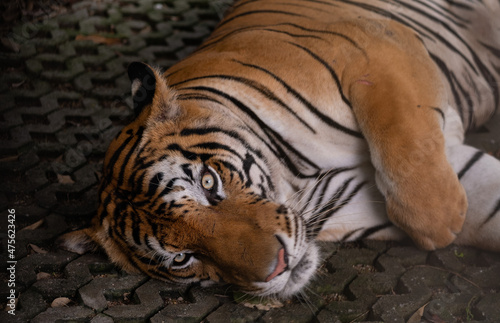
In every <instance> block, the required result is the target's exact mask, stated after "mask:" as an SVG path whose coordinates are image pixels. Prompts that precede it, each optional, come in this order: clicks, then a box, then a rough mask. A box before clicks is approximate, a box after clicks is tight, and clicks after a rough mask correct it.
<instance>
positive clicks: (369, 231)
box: [357, 222, 393, 240]
mask: <svg viewBox="0 0 500 323" xmlns="http://www.w3.org/2000/svg"><path fill="white" fill-rule="evenodd" d="M392 225H393V224H392V223H391V222H386V223H383V224H379V225H376V226H374V227H371V228H369V229H366V230H365V231H364V232H363V233H362V234H361V236H359V237H358V238H357V239H358V240H362V239H366V238H368V237H369V236H371V235H372V234H374V233H377V232H379V231H382V230H384V229H387V228H389V227H391V226H392Z"/></svg>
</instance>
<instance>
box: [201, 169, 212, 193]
mask: <svg viewBox="0 0 500 323" xmlns="http://www.w3.org/2000/svg"><path fill="white" fill-rule="evenodd" d="M214 185H215V178H214V177H213V176H212V174H210V173H206V174H205V175H203V177H202V178H201V186H203V188H204V189H206V190H207V191H210V190H211V189H212V188H214Z"/></svg>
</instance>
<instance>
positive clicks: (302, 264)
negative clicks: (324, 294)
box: [250, 242, 319, 299]
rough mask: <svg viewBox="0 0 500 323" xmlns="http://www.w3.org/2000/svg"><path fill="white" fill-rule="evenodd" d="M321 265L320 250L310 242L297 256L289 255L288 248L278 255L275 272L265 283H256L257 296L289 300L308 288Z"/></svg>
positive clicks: (255, 293) (281, 250) (284, 248)
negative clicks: (319, 264)
mask: <svg viewBox="0 0 500 323" xmlns="http://www.w3.org/2000/svg"><path fill="white" fill-rule="evenodd" d="M318 263H319V249H318V247H317V246H316V245H315V244H314V243H312V242H310V243H308V245H307V247H306V248H305V249H304V251H303V252H302V253H300V254H297V255H296V256H293V255H289V254H288V252H287V248H286V246H285V247H283V248H281V249H280V250H279V251H278V254H277V261H276V265H275V269H274V271H273V272H272V273H271V274H270V275H269V276H268V277H267V279H266V281H265V282H262V283H256V284H255V285H256V286H255V287H257V288H258V289H257V290H258V292H250V294H254V295H257V296H271V295H272V296H274V297H278V298H282V299H288V298H290V297H291V296H293V295H296V294H297V293H298V292H299V291H301V290H302V289H303V288H304V286H306V285H307V284H308V283H309V281H310V280H311V278H312V277H313V276H314V274H315V272H316V268H317V267H318Z"/></svg>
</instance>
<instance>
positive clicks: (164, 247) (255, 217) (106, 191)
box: [61, 63, 319, 298]
mask: <svg viewBox="0 0 500 323" xmlns="http://www.w3.org/2000/svg"><path fill="white" fill-rule="evenodd" d="M129 77H130V79H131V81H132V95H133V99H134V110H135V113H136V118H135V120H134V121H132V122H131V123H130V124H129V125H128V126H126V127H125V128H124V129H123V130H121V131H120V132H119V133H118V135H117V136H116V138H115V139H114V140H113V142H112V143H111V145H110V147H109V149H108V151H107V153H106V156H105V160H104V171H103V179H102V182H101V186H100V190H99V195H100V196H99V199H100V206H99V209H98V214H97V215H96V216H95V217H94V218H93V220H92V223H91V225H90V226H89V227H87V228H84V229H82V230H79V231H74V232H70V233H68V234H66V235H65V236H63V237H62V239H61V241H62V242H61V245H62V246H63V247H64V248H66V249H69V250H72V251H76V252H79V253H84V252H86V251H89V250H90V249H93V248H94V247H95V246H100V247H102V248H103V249H104V250H105V251H106V253H107V254H108V256H109V257H110V258H111V260H112V261H114V262H115V263H117V264H118V265H120V266H122V267H123V268H124V269H125V270H127V271H132V272H133V271H141V272H144V273H146V274H148V275H150V276H152V277H155V278H158V279H162V280H166V281H170V282H174V283H200V284H201V285H202V286H206V285H209V284H210V283H211V282H220V283H230V284H234V285H236V286H238V287H239V288H240V289H242V291H244V292H246V293H250V294H254V295H275V296H278V297H283V298H286V297H289V296H291V295H293V294H295V293H297V292H298V291H299V290H300V289H301V288H302V287H303V286H304V285H305V284H306V283H307V282H308V281H309V280H310V278H311V277H312V275H313V274H314V272H315V270H316V267H317V264H318V258H319V256H318V248H317V246H316V245H315V244H314V242H313V241H311V240H312V239H311V237H310V236H309V235H308V234H307V228H306V225H305V223H304V221H303V219H302V218H301V217H300V216H299V215H297V214H296V213H294V212H293V211H292V210H291V209H290V208H289V207H287V206H286V205H284V201H281V203H280V202H279V200H280V199H281V198H280V197H279V195H278V194H277V193H276V185H279V183H277V182H278V181H279V180H278V179H279V177H278V176H277V175H276V174H275V173H274V172H273V171H272V167H271V166H270V165H269V163H270V161H269V160H266V158H265V157H264V156H263V155H264V154H263V153H262V152H261V151H260V150H259V149H258V148H256V147H254V146H252V144H249V142H248V140H247V139H248V138H249V136H252V135H253V134H252V130H250V129H247V128H245V126H244V125H243V124H242V123H241V122H239V123H238V120H237V118H234V116H229V115H226V113H228V112H225V111H224V109H219V111H217V108H213V106H217V105H220V102H213V101H212V100H210V99H208V98H205V99H200V98H198V99H196V94H190V93H182V94H178V95H176V94H175V93H174V92H173V91H172V90H170V89H169V88H168V87H167V85H166V80H165V78H164V77H163V75H162V74H161V73H160V72H159V71H157V70H156V69H154V68H151V67H149V66H147V65H145V64H142V63H132V64H131V65H130V66H129ZM193 98H195V99H193ZM204 104H207V105H212V108H210V109H208V108H207V106H204ZM214 111H217V113H216V114H214Z"/></svg>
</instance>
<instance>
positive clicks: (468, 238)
mask: <svg viewBox="0 0 500 323" xmlns="http://www.w3.org/2000/svg"><path fill="white" fill-rule="evenodd" d="M445 120H446V122H445V125H444V127H445V138H446V146H447V155H448V159H449V160H450V163H451V165H452V166H453V168H454V169H455V171H456V173H457V175H458V177H459V179H460V182H461V183H462V185H463V186H464V188H465V191H466V194H467V200H468V203H469V208H468V210H467V216H466V219H465V223H464V226H463V229H462V232H460V234H459V235H458V237H457V239H456V240H455V242H456V243H457V244H463V245H471V246H476V247H479V248H481V249H488V250H494V251H500V234H499V233H500V160H498V159H496V158H494V157H492V156H490V155H488V154H486V153H484V152H482V151H480V150H478V149H476V148H473V147H470V146H466V145H464V144H463V135H462V134H463V129H462V123H461V121H460V118H459V117H458V114H457V113H456V112H455V111H454V110H452V109H449V110H448V111H447V113H446V115H445Z"/></svg>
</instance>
